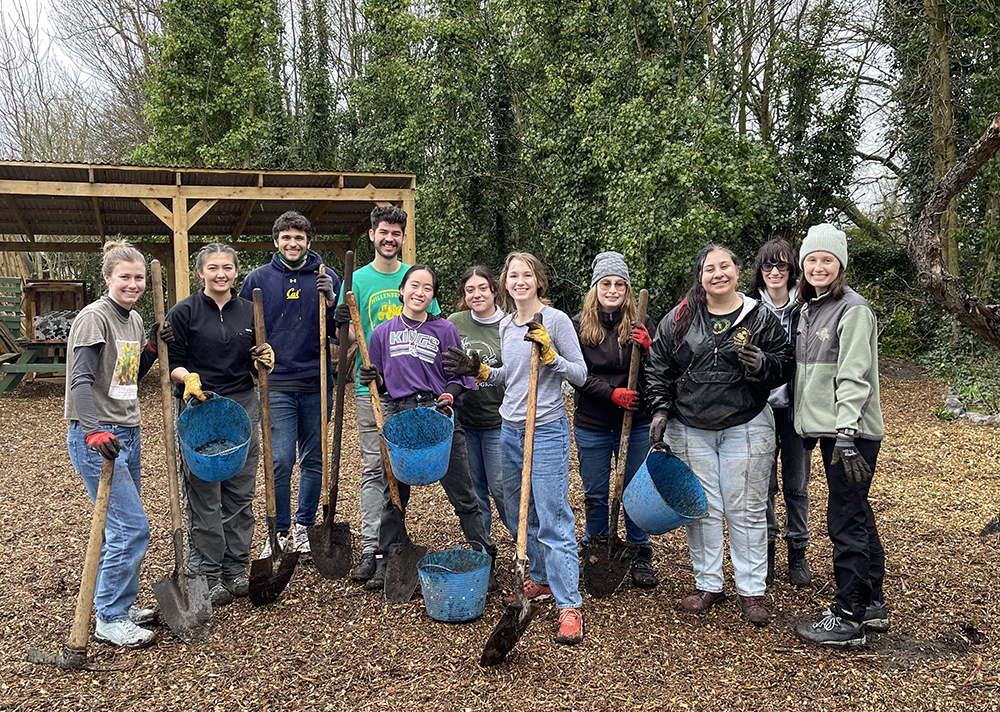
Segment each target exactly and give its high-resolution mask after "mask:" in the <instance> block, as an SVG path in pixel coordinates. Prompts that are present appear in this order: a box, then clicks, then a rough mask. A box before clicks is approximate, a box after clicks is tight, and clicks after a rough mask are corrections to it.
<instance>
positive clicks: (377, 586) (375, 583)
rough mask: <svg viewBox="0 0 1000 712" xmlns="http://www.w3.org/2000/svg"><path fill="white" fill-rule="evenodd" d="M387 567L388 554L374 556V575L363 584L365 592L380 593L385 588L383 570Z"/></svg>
mask: <svg viewBox="0 0 1000 712" xmlns="http://www.w3.org/2000/svg"><path fill="white" fill-rule="evenodd" d="M388 565H389V555H388V554H376V555H375V573H374V574H373V575H372V577H371V578H370V579H368V581H366V582H365V590H366V591H381V590H382V589H384V588H385V570H386V568H387V567H388Z"/></svg>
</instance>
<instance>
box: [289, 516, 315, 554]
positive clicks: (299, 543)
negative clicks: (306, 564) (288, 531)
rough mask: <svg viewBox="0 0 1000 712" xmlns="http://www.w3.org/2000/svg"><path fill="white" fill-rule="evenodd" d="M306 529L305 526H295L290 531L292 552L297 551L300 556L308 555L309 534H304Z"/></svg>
mask: <svg viewBox="0 0 1000 712" xmlns="http://www.w3.org/2000/svg"><path fill="white" fill-rule="evenodd" d="M308 528H309V527H307V526H306V525H305V524H298V523H297V524H296V525H295V528H294V529H293V530H292V551H297V552H299V553H300V554H308V553H310V551H311V550H310V549H309V534H308V533H306V530H307V529H308Z"/></svg>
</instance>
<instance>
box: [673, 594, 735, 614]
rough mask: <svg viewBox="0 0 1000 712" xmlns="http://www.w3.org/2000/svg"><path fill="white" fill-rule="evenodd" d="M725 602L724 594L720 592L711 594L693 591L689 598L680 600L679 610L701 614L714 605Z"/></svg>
mask: <svg viewBox="0 0 1000 712" xmlns="http://www.w3.org/2000/svg"><path fill="white" fill-rule="evenodd" d="M725 600H726V594H725V593H723V592H722V591H719V592H718V593H713V592H711V591H695V592H694V593H692V594H691V595H690V596H685V597H684V598H682V599H681V608H683V609H684V610H685V611H688V612H690V613H701V612H702V611H707V610H708V609H709V608H711V607H712V606H714V605H715V604H716V603H721V602H722V601H725Z"/></svg>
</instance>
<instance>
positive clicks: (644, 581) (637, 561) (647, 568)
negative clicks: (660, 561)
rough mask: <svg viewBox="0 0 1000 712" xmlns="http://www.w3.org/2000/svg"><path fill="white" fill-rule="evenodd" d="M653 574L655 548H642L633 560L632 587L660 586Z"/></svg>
mask: <svg viewBox="0 0 1000 712" xmlns="http://www.w3.org/2000/svg"><path fill="white" fill-rule="evenodd" d="M658 583H659V581H657V580H656V574H655V573H654V572H653V547H651V546H640V547H639V548H638V550H637V551H636V553H635V558H634V559H632V585H633V586H636V587H638V588H653V587H655V586H656V584H658Z"/></svg>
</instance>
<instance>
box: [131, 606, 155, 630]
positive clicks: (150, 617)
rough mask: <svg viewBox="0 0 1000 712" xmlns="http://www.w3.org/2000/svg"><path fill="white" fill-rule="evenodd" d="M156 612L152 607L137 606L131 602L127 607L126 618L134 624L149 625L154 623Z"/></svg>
mask: <svg viewBox="0 0 1000 712" xmlns="http://www.w3.org/2000/svg"><path fill="white" fill-rule="evenodd" d="M156 618H157V613H156V611H154V610H153V609H152V608H139V606H137V605H135V604H132V605H131V606H129V607H128V619H129V620H130V621H132V622H133V623H135V624H136V625H149V624H151V623H155V622H156Z"/></svg>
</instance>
